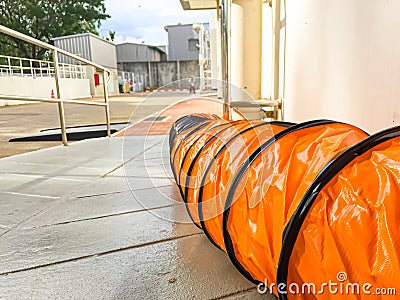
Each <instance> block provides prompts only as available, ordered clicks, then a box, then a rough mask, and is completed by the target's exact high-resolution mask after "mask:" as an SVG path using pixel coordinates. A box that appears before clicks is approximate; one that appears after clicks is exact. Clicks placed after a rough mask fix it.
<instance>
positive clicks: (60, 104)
mask: <svg viewBox="0 0 400 300" xmlns="http://www.w3.org/2000/svg"><path fill="white" fill-rule="evenodd" d="M0 33H4V34H6V35H9V36H12V37H14V38H17V39H19V40H22V41H25V42H28V43H31V44H33V45H36V46H39V47H41V48H45V49H48V50H51V51H52V52H53V64H54V67H53V68H54V78H55V81H56V92H57V93H56V97H57V98H56V99H53V98H32V97H25V96H11V95H0V99H6V100H12V101H14V100H24V101H38V102H48V103H57V104H58V113H59V117H60V125H61V136H62V142H63V144H64V145H65V146H67V145H68V139H67V130H66V126H65V113H64V112H65V111H64V103H74V104H82V105H96V106H98V105H99V103H97V104H94V103H95V102H93V104H92V102H89V101H79V100H67V99H61V92H60V81H59V79H60V75H59V69H60V64H59V62H58V54H62V55H65V56H68V57H70V58H73V59H75V60H77V61H80V62H83V63H85V64H87V65H90V66H93V67H95V68H96V69H100V70H101V71H102V73H103V93H104V104H102V105H101V106H104V108H105V114H106V123H107V136H111V127H110V105H109V101H108V88H107V84H108V82H109V81H110V79H111V76H110V75H111V71H110V70H109V69H108V68H106V67H103V66H101V65H99V64H96V63H94V62H91V61H89V60H87V59H84V58H82V57H80V56H77V55H75V54H72V53H70V52H68V51H65V50H63V49H60V48H57V47H55V46H53V45H50V44H48V43H45V42H43V41H40V40H37V39H35V38H33V37H30V36H28V35H26V34H23V33H20V32H18V31H15V30H13V29H11V28H8V27H5V26H3V25H0Z"/></svg>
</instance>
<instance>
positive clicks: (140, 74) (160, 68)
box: [118, 60, 200, 88]
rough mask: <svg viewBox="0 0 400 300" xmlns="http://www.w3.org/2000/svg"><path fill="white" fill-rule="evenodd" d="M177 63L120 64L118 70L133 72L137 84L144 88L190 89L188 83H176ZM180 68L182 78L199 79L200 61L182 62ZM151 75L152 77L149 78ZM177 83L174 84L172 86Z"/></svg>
mask: <svg viewBox="0 0 400 300" xmlns="http://www.w3.org/2000/svg"><path fill="white" fill-rule="evenodd" d="M177 65H178V64H177V62H176V61H168V62H152V63H150V72H149V63H143V62H129V63H118V70H119V71H125V72H132V73H134V74H135V83H136V84H138V83H141V84H142V86H143V87H163V86H165V85H168V86H167V87H168V88H188V85H187V84H186V82H181V83H179V82H176V81H177V80H179V78H178V75H179V74H178V68H177ZM179 66H180V78H181V79H187V78H189V77H191V76H193V77H199V76H200V70H199V61H198V60H191V61H181V62H179ZM149 73H150V76H149ZM172 82H175V83H174V84H171V83H172Z"/></svg>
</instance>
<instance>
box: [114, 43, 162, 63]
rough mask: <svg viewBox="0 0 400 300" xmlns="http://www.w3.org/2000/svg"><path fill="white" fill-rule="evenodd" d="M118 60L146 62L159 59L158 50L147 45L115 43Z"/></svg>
mask: <svg viewBox="0 0 400 300" xmlns="http://www.w3.org/2000/svg"><path fill="white" fill-rule="evenodd" d="M117 60H118V62H148V61H160V60H161V56H160V53H159V51H157V50H156V49H154V48H150V47H149V46H148V45H140V44H134V43H125V44H119V45H117Z"/></svg>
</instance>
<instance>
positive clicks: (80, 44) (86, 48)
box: [54, 35, 92, 64]
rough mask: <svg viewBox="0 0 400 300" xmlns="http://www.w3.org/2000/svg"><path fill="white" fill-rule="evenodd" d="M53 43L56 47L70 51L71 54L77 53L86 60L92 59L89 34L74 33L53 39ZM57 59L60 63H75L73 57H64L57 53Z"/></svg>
mask: <svg viewBox="0 0 400 300" xmlns="http://www.w3.org/2000/svg"><path fill="white" fill-rule="evenodd" d="M54 45H55V46H56V47H58V48H61V49H63V50H66V51H68V52H71V53H72V54H76V55H79V56H81V57H83V58H85V59H87V60H90V61H92V55H91V48H90V41H89V35H76V36H70V37H65V38H61V39H55V40H54ZM58 59H59V61H60V62H62V63H67V64H74V63H76V62H75V60H74V59H72V58H69V57H66V56H64V55H59V57H58Z"/></svg>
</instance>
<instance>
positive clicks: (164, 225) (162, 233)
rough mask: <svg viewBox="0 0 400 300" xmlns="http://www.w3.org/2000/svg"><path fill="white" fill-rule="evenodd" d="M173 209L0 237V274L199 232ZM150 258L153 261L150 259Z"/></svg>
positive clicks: (10, 233) (180, 210)
mask: <svg viewBox="0 0 400 300" xmlns="http://www.w3.org/2000/svg"><path fill="white" fill-rule="evenodd" d="M166 218H168V219H169V220H172V219H179V218H186V219H187V222H189V220H188V217H187V214H186V211H184V210H182V209H179V210H177V209H176V208H175V207H169V208H163V209H158V210H154V211H153V212H152V213H150V212H148V211H144V212H137V213H132V214H126V215H118V216H113V217H108V218H101V219H93V220H86V221H81V222H75V223H67V224H62V225H54V226H46V227H38V228H31V229H18V228H17V229H14V230H11V231H9V232H8V233H6V234H5V235H3V236H2V237H0V257H1V260H0V274H2V273H7V272H11V271H15V270H21V269H27V268H32V267H37V266H41V265H46V264H52V263H55V262H60V261H65V260H71V259H76V258H79V257H85V256H90V255H96V254H99V253H104V252H109V251H115V250H118V249H121V248H127V247H135V246H139V245H143V244H148V243H154V242H156V241H160V240H165V239H171V238H176V237H180V236H186V235H191V234H197V233H201V232H200V230H199V229H197V227H195V226H194V225H193V224H183V223H174V222H171V221H168V220H166ZM154 259H157V258H156V257H154Z"/></svg>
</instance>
